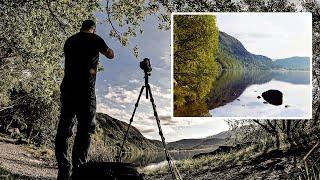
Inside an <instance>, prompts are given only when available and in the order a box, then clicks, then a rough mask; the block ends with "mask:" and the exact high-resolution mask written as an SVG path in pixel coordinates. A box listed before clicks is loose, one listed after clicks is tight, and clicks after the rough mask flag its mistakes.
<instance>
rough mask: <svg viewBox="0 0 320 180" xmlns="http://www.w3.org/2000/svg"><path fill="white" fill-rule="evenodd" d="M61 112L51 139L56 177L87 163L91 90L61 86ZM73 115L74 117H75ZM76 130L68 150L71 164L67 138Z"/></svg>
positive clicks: (93, 100)
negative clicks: (53, 146) (74, 127)
mask: <svg viewBox="0 0 320 180" xmlns="http://www.w3.org/2000/svg"><path fill="white" fill-rule="evenodd" d="M60 101H61V114H60V120H59V124H58V130H57V135H56V139H55V155H56V160H57V162H58V180H64V179H68V178H69V177H70V175H71V168H72V169H76V168H77V167H78V166H79V165H81V164H83V163H85V162H87V156H88V151H89V148H90V143H91V135H92V134H93V133H94V131H95V125H96V120H95V114H96V96H95V93H94V91H93V92H91V93H76V92H72V91H68V90H65V89H63V88H61V97H60ZM75 117H76V119H75ZM76 122H77V131H76V136H75V139H74V145H73V149H72V165H71V163H70V161H69V158H68V147H69V144H68V140H69V138H70V137H71V136H72V135H73V131H72V129H73V126H74V125H75V123H76Z"/></svg>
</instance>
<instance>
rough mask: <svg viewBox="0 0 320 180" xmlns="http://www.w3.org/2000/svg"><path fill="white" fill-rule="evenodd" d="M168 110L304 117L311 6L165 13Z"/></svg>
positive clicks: (309, 68)
mask: <svg viewBox="0 0 320 180" xmlns="http://www.w3.org/2000/svg"><path fill="white" fill-rule="evenodd" d="M172 21H173V23H172V31H173V35H172V36H173V37H172V42H171V43H172V46H171V48H172V54H173V56H172V64H173V67H172V69H173V73H172V74H173V77H172V78H173V116H174V117H213V118H236V119H250V118H252V119H268V118H272V119H310V118H311V117H312V103H311V102H312V84H311V83H312V15H311V13H173V15H172Z"/></svg>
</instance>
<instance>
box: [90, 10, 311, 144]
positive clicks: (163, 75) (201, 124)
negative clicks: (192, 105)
mask: <svg viewBox="0 0 320 180" xmlns="http://www.w3.org/2000/svg"><path fill="white" fill-rule="evenodd" d="M96 16H97V18H98V25H97V34H98V35H100V36H101V37H102V38H103V39H104V40H105V41H106V43H107V44H108V46H109V47H110V48H112V49H113V50H114V52H115V59H114V60H108V59H106V58H105V57H103V56H100V63H101V64H102V65H103V66H104V70H103V71H101V72H99V73H98V75H97V83H96V94H97V112H102V113H106V114H108V115H110V116H112V117H114V118H116V119H118V120H121V121H124V122H127V123H129V119H130V117H131V114H132V111H133V109H134V104H135V103H136V100H137V98H138V94H139V91H140V88H141V86H142V85H143V84H144V79H143V75H144V73H143V71H142V70H141V69H140V68H139V61H141V60H142V59H143V58H145V57H148V58H150V59H151V64H152V67H153V71H152V75H151V77H150V85H151V89H152V92H153V95H154V100H155V104H156V105H157V111H158V114H159V117H160V120H161V125H162V130H163V133H164V135H165V137H166V141H167V142H172V141H177V140H180V139H190V138H204V137H207V136H211V135H214V134H218V133H220V132H222V131H226V130H228V129H229V126H228V124H227V123H226V122H225V121H224V120H221V119H220V120H217V119H210V118H209V119H208V118H191V119H190V118H188V119H181V118H174V119H172V118H171V117H170V115H171V97H172V95H171V66H170V65H171V62H170V59H171V57H170V31H162V30H158V29H157V18H156V17H149V18H147V19H146V21H145V22H144V23H143V24H142V27H143V29H144V34H143V35H139V36H138V37H137V38H136V39H135V40H133V41H131V44H132V45H135V44H138V45H139V46H140V50H141V51H140V55H141V56H140V59H136V58H135V57H134V56H133V54H132V53H131V51H130V50H129V49H128V48H127V47H123V46H121V45H120V44H119V42H117V41H116V40H114V39H111V38H110V37H109V31H110V27H109V25H107V24H106V23H105V22H104V19H105V15H104V14H101V13H96ZM234 18H235V17H232V18H231V17H227V16H223V17H222V16H221V17H219V18H218V19H217V21H218V22H217V23H218V26H219V28H221V30H222V31H225V32H226V33H228V34H230V35H233V36H235V37H237V38H239V39H240V40H241V41H243V43H244V45H245V47H246V48H248V50H249V51H251V52H253V53H257V54H264V55H267V56H269V57H272V58H275V57H276V58H278V57H286V56H287V55H289V54H290V56H293V55H304V53H305V52H304V51H302V50H301V53H300V51H291V50H290V49H291V47H293V48H295V47H294V46H293V45H291V46H290V48H286V49H281V48H280V49H281V51H279V47H280V45H283V46H284V40H283V39H282V35H283V33H284V32H285V30H288V28H287V29H283V28H284V27H283V25H284V24H286V25H287V26H289V27H292V29H291V30H290V32H291V31H292V33H290V37H292V36H293V35H294V34H296V35H297V34H298V33H299V32H300V33H301V34H303V33H302V32H303V27H301V26H302V25H300V24H297V21H298V20H297V19H296V20H295V21H294V22H292V20H293V19H292V18H291V20H290V17H287V19H283V20H282V21H280V20H278V18H269V17H266V18H265V20H264V21H261V20H260V21H258V19H257V18H250V20H249V21H248V20H246V22H243V21H244V17H239V18H237V19H234ZM299 18H300V17H299ZM271 19H277V20H275V22H274V23H273V22H271ZM287 20H290V22H292V23H295V24H296V26H291V25H290V22H287ZM299 21H300V20H299ZM241 22H242V23H244V24H247V25H246V26H245V25H241ZM248 22H250V24H249V25H248ZM261 22H265V25H266V26H263V27H265V28H264V29H263V30H266V29H268V28H269V29H270V32H271V30H272V31H276V32H277V33H275V34H273V33H270V32H269V33H267V32H265V33H260V34H259V33H256V34H254V35H250V34H248V32H253V30H256V31H260V30H261V26H262V25H261ZM281 22H282V23H281ZM255 23H260V24H255ZM270 23H271V24H270ZM253 24H255V25H253ZM232 25H233V26H232ZM297 26H299V27H297ZM248 27H250V28H248ZM236 29H237V30H238V29H239V31H235V30H236ZM249 30H252V31H249ZM291 35H292V36H291ZM254 37H255V39H254ZM275 37H278V38H280V37H281V38H280V39H277V41H276V42H275V43H270V42H271V40H272V39H275ZM298 39H299V38H298ZM254 40H255V41H257V40H259V41H260V42H263V44H264V46H263V47H262V46H261V48H259V49H258V48H257V47H256V46H257V43H256V42H255V41H254ZM280 40H281V41H280ZM259 44H261V43H259ZM267 44H269V45H271V46H272V47H273V48H274V49H273V51H272V50H270V48H269V49H268V48H267V47H268V46H267ZM288 49H289V50H288ZM258 50H259V51H258ZM275 51H278V52H275ZM292 52H295V53H292ZM298 52H299V53H298ZM133 126H135V127H136V128H138V129H139V130H140V132H141V133H142V134H143V135H144V136H145V137H147V138H149V139H158V140H160V136H159V134H158V128H157V125H156V121H155V119H154V117H153V110H152V106H151V103H150V102H149V100H147V99H145V95H144V94H143V96H142V98H141V100H140V103H139V107H138V109H137V112H136V115H135V118H134V121H133Z"/></svg>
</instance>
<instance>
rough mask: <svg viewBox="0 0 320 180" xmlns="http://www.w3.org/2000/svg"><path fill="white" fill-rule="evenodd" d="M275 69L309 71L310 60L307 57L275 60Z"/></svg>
mask: <svg viewBox="0 0 320 180" xmlns="http://www.w3.org/2000/svg"><path fill="white" fill-rule="evenodd" d="M273 64H274V65H275V67H276V68H283V69H289V70H309V69H310V58H309V57H299V56H294V57H289V58H283V59H276V60H274V61H273Z"/></svg>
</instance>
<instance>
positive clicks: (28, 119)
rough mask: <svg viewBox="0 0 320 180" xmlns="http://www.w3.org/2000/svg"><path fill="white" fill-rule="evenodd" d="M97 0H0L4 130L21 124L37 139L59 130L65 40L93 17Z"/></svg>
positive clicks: (42, 140) (40, 140)
mask: <svg viewBox="0 0 320 180" xmlns="http://www.w3.org/2000/svg"><path fill="white" fill-rule="evenodd" d="M98 7H99V4H98V2H97V1H87V2H82V1H81V2H74V1H71V0H56V1H34V0H31V1H22V0H21V1H20V0H18V1H12V0H3V1H1V2H0V21H1V24H0V34H1V38H0V39H1V41H0V57H1V62H0V69H1V70H0V76H1V77H2V78H1V81H0V88H1V89H0V90H1V91H0V107H1V109H0V113H1V126H0V128H1V129H2V130H8V128H9V127H10V126H15V127H18V128H20V129H21V130H22V131H23V133H25V134H27V137H28V138H33V140H34V141H35V142H37V143H39V144H42V143H49V144H50V140H52V139H53V136H54V134H55V131H54V130H55V127H56V122H57V120H58V114H59V85H60V81H61V78H62V61H61V60H62V58H63V50H62V47H63V43H64V41H65V40H66V38H67V37H68V36H70V35H72V34H74V33H75V32H77V31H78V30H79V29H80V25H81V22H82V21H83V20H85V19H87V18H93V16H92V12H93V10H96V9H97V8H98Z"/></svg>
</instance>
